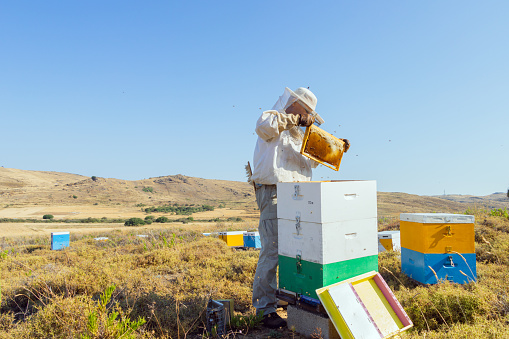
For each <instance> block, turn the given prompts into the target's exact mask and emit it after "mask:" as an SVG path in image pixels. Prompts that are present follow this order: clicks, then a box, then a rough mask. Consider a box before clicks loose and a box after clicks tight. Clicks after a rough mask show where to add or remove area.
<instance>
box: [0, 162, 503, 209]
mask: <svg viewBox="0 0 509 339" xmlns="http://www.w3.org/2000/svg"><path fill="white" fill-rule="evenodd" d="M221 202H227V203H228V204H227V205H228V207H230V208H232V207H234V208H239V209H246V210H249V211H251V213H252V211H253V210H254V209H256V202H255V196H254V191H253V187H252V186H250V185H249V184H248V183H246V182H238V181H227V180H212V179H201V178H194V177H188V176H185V175H181V174H177V175H169V176H163V177H157V178H150V179H143V180H133V181H130V180H120V179H112V178H95V177H94V178H91V177H86V176H83V175H78V174H69V173H59V172H42V171H26V170H19V169H12V168H0V208H2V207H4V206H9V207H25V206H34V205H38V206H78V205H83V206H84V205H87V206H90V208H91V209H93V208H95V206H94V205H99V206H117V207H131V208H134V207H135V206H137V205H140V204H142V205H144V206H155V205H163V204H168V203H171V204H173V203H178V204H210V205H214V206H218V205H219V204H220V203H221ZM469 207H471V208H472V207H477V208H506V207H509V199H507V196H505V195H504V193H494V194H491V195H488V196H485V197H475V196H469V195H446V196H419V195H414V194H407V193H397V192H394V193H391V192H378V215H379V216H397V215H398V214H399V213H405V212H406V213H416V212H458V213H462V212H464V211H465V210H466V209H467V208H469ZM119 213H121V212H119Z"/></svg>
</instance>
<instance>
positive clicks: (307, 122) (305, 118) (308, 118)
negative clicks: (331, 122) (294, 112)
mask: <svg viewBox="0 0 509 339" xmlns="http://www.w3.org/2000/svg"><path fill="white" fill-rule="evenodd" d="M299 116H300V119H299V126H305V127H308V126H311V125H312V124H313V123H314V122H315V117H314V116H312V115H311V114H299Z"/></svg>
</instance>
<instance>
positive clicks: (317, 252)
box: [278, 218, 378, 265]
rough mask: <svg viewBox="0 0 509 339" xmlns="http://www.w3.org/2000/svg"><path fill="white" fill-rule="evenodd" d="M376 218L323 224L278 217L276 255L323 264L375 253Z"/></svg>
mask: <svg viewBox="0 0 509 339" xmlns="http://www.w3.org/2000/svg"><path fill="white" fill-rule="evenodd" d="M376 234H377V219H376V218H370V219H361V220H350V221H342V222H333V223H327V224H316V223H309V222H302V221H301V222H297V221H296V220H285V219H280V220H279V221H278V239H279V241H278V252H279V255H284V256H287V257H292V258H295V257H296V256H297V255H300V256H301V258H302V260H306V261H311V262H315V263H318V264H322V265H326V264H330V263H334V262H338V261H343V260H350V259H355V258H361V257H366V256H371V255H377V254H378V245H377V240H376Z"/></svg>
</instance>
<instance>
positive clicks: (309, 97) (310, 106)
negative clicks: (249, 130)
mask: <svg viewBox="0 0 509 339" xmlns="http://www.w3.org/2000/svg"><path fill="white" fill-rule="evenodd" d="M295 101H298V102H299V103H301V104H302V105H303V106H304V108H306V110H307V111H308V112H309V114H311V115H312V116H314V117H315V122H316V124H317V125H321V124H323V123H324V120H323V119H322V117H321V116H319V115H318V113H316V111H315V108H316V103H317V102H318V99H316V96H315V95H314V94H313V92H311V91H310V90H309V89H307V88H304V87H299V88H297V89H296V90H295V92H294V91H292V90H291V89H289V88H288V87H286V88H285V92H284V93H283V95H281V96H280V97H279V99H278V101H277V102H276V103H275V104H274V107H272V109H273V110H276V111H284V110H285V109H286V108H288V107H289V106H290V105H291V104H293V103H294V102H295Z"/></svg>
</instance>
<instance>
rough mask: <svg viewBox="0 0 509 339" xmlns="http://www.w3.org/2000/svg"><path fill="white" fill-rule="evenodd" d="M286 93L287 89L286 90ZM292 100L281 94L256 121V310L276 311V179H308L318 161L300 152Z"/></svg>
mask: <svg viewBox="0 0 509 339" xmlns="http://www.w3.org/2000/svg"><path fill="white" fill-rule="evenodd" d="M285 93H286V92H285ZM291 103H292V102H289V101H288V99H287V98H284V96H282V97H280V99H279V100H278V102H277V103H276V104H275V105H274V107H273V109H272V110H270V111H265V112H263V113H262V115H261V117H260V118H259V119H258V121H257V123H256V129H255V131H256V133H257V134H258V140H257V142H256V147H255V151H254V157H253V175H252V180H253V181H254V182H255V184H256V187H257V189H256V201H257V203H258V208H259V209H260V223H259V225H258V231H259V233H260V241H261V246H262V248H261V250H260V256H259V259H258V266H257V268H256V273H255V279H254V282H253V306H254V307H255V308H256V312H257V314H258V313H260V312H262V311H263V313H264V314H269V313H272V312H275V311H276V308H277V299H276V289H277V281H276V271H277V265H278V224H277V194H276V193H277V191H276V183H278V182H292V181H309V180H311V169H312V168H315V167H317V166H318V163H317V162H315V161H313V160H311V159H309V158H307V157H305V156H303V155H301V154H300V149H301V146H302V141H303V137H304V133H303V132H302V130H301V129H300V127H298V126H297V125H298V122H299V116H297V115H293V114H287V113H285V111H284V109H285V108H286V107H288V106H289V105H290V104H291Z"/></svg>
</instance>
